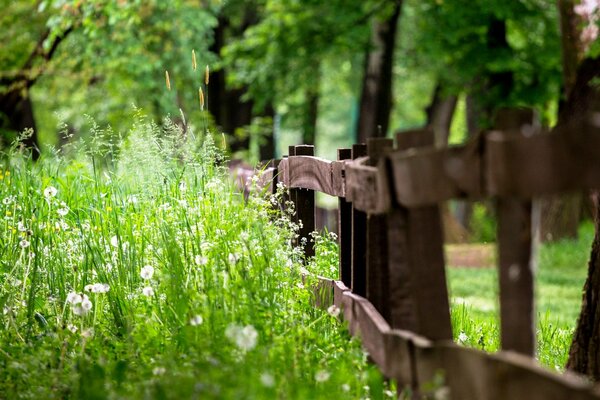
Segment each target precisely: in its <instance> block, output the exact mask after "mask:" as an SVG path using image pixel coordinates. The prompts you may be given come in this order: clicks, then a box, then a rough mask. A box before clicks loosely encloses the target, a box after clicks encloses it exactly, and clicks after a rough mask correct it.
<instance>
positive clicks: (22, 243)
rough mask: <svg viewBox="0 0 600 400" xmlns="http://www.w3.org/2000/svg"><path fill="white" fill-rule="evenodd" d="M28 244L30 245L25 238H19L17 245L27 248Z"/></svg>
mask: <svg viewBox="0 0 600 400" xmlns="http://www.w3.org/2000/svg"><path fill="white" fill-rule="evenodd" d="M29 245H31V243H30V242H29V241H28V240H25V239H23V240H21V241H20V242H19V246H21V247H22V248H24V249H25V248H27V247H29Z"/></svg>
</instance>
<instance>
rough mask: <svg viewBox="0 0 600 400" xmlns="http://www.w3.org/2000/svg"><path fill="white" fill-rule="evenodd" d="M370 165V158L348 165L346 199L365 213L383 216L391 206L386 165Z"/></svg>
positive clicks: (362, 158) (360, 159)
mask: <svg viewBox="0 0 600 400" xmlns="http://www.w3.org/2000/svg"><path fill="white" fill-rule="evenodd" d="M368 163H369V158H368V157H361V158H358V159H355V160H354V161H353V162H350V163H346V199H347V200H348V201H351V202H352V205H353V206H354V208H356V209H359V210H361V211H363V212H368V213H371V214H382V213H385V212H386V211H388V210H389V209H390V206H391V195H390V190H389V184H388V178H387V173H386V170H385V164H384V163H383V162H382V163H381V165H378V166H377V167H372V166H368V165H367V164H368Z"/></svg>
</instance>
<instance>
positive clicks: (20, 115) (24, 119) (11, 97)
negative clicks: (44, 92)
mask: <svg viewBox="0 0 600 400" xmlns="http://www.w3.org/2000/svg"><path fill="white" fill-rule="evenodd" d="M1 114H4V115H5V116H6V118H0V122H2V123H1V124H0V129H2V130H5V129H6V130H10V131H15V132H17V134H20V133H22V132H23V131H25V130H26V129H32V130H33V131H32V133H31V135H30V136H28V137H26V138H24V140H23V141H22V143H23V145H24V146H25V147H27V148H29V149H31V156H32V158H33V159H34V160H37V159H38V157H39V156H40V150H39V144H38V139H37V127H36V124H35V118H34V115H33V104H32V103H31V98H30V97H29V90H28V89H14V90H10V91H8V92H7V93H5V94H1V95H0V115H1Z"/></svg>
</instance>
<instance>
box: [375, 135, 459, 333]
mask: <svg viewBox="0 0 600 400" xmlns="http://www.w3.org/2000/svg"><path fill="white" fill-rule="evenodd" d="M427 132H430V131H413V132H409V133H404V134H402V135H406V136H405V137H404V138H403V139H402V140H399V143H400V144H401V145H402V146H404V145H412V144H414V143H418V144H422V145H429V146H431V145H432V143H433V134H432V133H427ZM398 136H400V135H398ZM424 138H427V139H428V140H429V142H426V141H425V140H424ZM399 150H407V149H406V148H402V147H400V148H399ZM411 178H412V179H418V176H416V177H411ZM388 218H389V219H388V232H387V235H388V257H389V277H390V296H391V301H390V316H391V321H390V323H391V325H392V327H394V328H399V329H407V330H411V331H413V332H415V333H418V334H420V335H423V336H425V337H427V338H429V339H432V340H451V339H452V327H451V323H450V305H449V302H448V289H447V287H446V273H445V263H444V250H443V232H442V225H441V217H440V211H439V207H438V206H437V205H433V206H426V207H419V208H408V209H407V208H404V207H402V206H401V205H396V206H395V207H394V209H393V210H392V211H391V212H390V213H389V215H388Z"/></svg>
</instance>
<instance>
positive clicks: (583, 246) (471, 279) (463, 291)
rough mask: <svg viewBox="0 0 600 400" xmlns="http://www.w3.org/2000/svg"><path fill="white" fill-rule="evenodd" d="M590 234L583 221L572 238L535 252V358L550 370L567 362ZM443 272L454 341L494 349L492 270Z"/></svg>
mask: <svg viewBox="0 0 600 400" xmlns="http://www.w3.org/2000/svg"><path fill="white" fill-rule="evenodd" d="M593 235H594V227H593V226H592V224H591V223H585V224H583V225H582V226H581V228H580V230H579V238H578V239H577V240H564V241H560V242H557V243H548V244H544V245H542V246H541V248H540V252H539V262H538V270H537V271H536V286H535V290H536V316H537V335H538V345H537V347H538V350H537V357H538V359H539V360H540V362H541V363H542V364H543V365H546V366H548V367H550V368H554V369H563V368H564V366H565V364H566V361H567V357H568V350H569V347H570V345H571V338H572V334H573V330H574V328H575V324H576V322H577V317H578V316H579V311H580V307H581V297H582V290H583V284H584V282H585V277H586V273H587V260H588V258H589V254H590V251H591V242H592V238H593ZM447 273H448V283H449V288H450V293H451V299H452V318H453V327H454V336H455V339H457V340H458V341H460V342H463V343H464V344H466V345H469V346H473V347H477V348H480V349H483V350H487V351H496V350H498V348H499V346H500V340H499V335H500V331H499V324H500V322H499V315H498V313H499V312H498V309H499V308H498V275H497V271H496V269H495V268H481V269H476V268H468V269H467V268H448V271H447ZM461 334H462V335H461ZM459 337H460V338H459ZM460 339H462V340H460Z"/></svg>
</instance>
